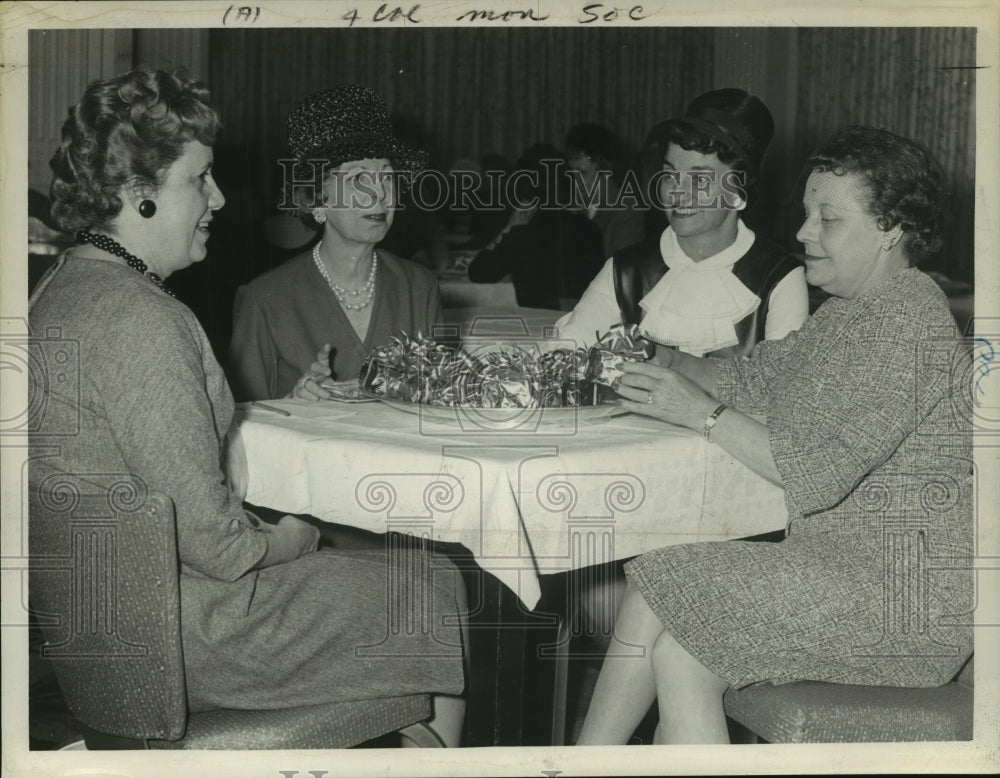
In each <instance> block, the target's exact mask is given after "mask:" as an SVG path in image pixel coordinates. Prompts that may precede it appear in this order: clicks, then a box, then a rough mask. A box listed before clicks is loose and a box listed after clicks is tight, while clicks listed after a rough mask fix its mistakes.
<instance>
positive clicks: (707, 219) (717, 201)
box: [659, 143, 741, 237]
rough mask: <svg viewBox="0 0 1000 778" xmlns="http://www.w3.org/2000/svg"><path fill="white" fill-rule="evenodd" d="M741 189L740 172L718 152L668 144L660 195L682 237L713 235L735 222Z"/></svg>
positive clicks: (677, 232)
mask: <svg viewBox="0 0 1000 778" xmlns="http://www.w3.org/2000/svg"><path fill="white" fill-rule="evenodd" d="M740 189H741V187H740V181H739V174H738V172H737V171H734V170H733V169H732V168H731V167H729V165H727V164H726V163H725V162H722V161H721V160H720V159H719V157H718V155H717V154H704V153H702V152H700V151H695V150H693V149H685V148H682V147H681V146H678V145H677V144H676V143H670V144H668V146H667V153H666V154H665V155H664V157H663V172H662V173H661V178H660V182H659V197H660V203H661V204H662V205H663V210H664V212H665V213H666V214H667V219H668V220H669V221H670V226H671V227H672V228H673V230H674V232H675V233H676V234H677V236H678V237H694V236H699V235H709V234H712V233H716V232H718V231H720V230H722V229H723V228H724V227H726V226H728V225H729V224H730V223H731V222H732V221H735V219H736V218H737V213H738V211H737V209H738V208H739V207H740V202H738V201H737V199H736V196H737V194H738V193H739V191H740Z"/></svg>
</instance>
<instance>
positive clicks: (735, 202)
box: [733, 195, 747, 211]
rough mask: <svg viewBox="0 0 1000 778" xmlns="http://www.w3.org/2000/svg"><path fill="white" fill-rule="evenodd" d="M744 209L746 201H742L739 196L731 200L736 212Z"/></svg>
mask: <svg viewBox="0 0 1000 778" xmlns="http://www.w3.org/2000/svg"><path fill="white" fill-rule="evenodd" d="M746 207H747V204H746V200H744V199H743V198H742V197H740V196H739V195H736V197H735V198H734V199H733V208H734V209H736V210H737V211H742V210H743V209H744V208H746Z"/></svg>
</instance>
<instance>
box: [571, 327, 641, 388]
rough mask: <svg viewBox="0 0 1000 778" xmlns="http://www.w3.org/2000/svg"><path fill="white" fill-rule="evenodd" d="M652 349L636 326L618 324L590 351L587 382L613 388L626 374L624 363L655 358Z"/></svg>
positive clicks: (599, 339)
mask: <svg viewBox="0 0 1000 778" xmlns="http://www.w3.org/2000/svg"><path fill="white" fill-rule="evenodd" d="M653 348H654V346H653V344H652V343H650V342H649V341H648V340H646V338H644V337H643V336H642V335H641V334H640V332H639V326H638V325H637V324H631V325H629V326H627V327H626V326H625V325H623V324H616V325H615V326H614V327H612V328H611V329H610V330H609V331H608V332H606V333H605V334H604V335H602V336H601V337H600V338H598V341H597V343H596V344H595V345H593V346H592V347H591V349H590V357H589V360H588V364H587V378H588V379H590V380H591V381H593V382H594V383H596V384H600V385H602V386H608V387H613V386H614V385H615V384H616V383H617V382H618V380H619V379H620V378H621V377H622V374H623V373H624V365H625V362H645V361H646V360H647V359H649V358H650V357H651V356H652V355H653Z"/></svg>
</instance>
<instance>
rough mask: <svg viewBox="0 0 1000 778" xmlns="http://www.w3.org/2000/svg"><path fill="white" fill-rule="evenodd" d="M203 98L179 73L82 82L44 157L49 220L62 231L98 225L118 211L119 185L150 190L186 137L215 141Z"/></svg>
mask: <svg viewBox="0 0 1000 778" xmlns="http://www.w3.org/2000/svg"><path fill="white" fill-rule="evenodd" d="M208 96H209V95H208V90H207V89H206V88H205V87H204V86H203V85H202V84H201V83H200V82H198V81H196V80H194V79H192V78H189V77H188V76H187V74H186V73H185V72H184V71H182V70H177V71H175V72H173V73H166V72H164V71H162V70H157V71H146V70H134V71H132V72H130V73H125V74H123V75H120V76H116V77H115V78H111V79H108V80H105V81H95V82H93V83H92V84H90V86H88V87H87V90H86V91H85V92H84V94H83V97H82V98H81V99H80V102H78V103H77V104H76V105H74V106H72V107H70V109H69V118H67V119H66V121H65V123H64V124H63V127H62V143H61V144H60V146H59V148H58V149H56V152H55V154H54V155H53V156H52V160H51V161H50V162H49V165H50V167H51V168H52V172H53V179H52V188H51V197H52V217H53V219H54V220H55V221H56V222H57V223H58V224H59V225H60V226H61V227H62V228H63V229H65V230H70V231H74V230H78V229H81V228H84V227H104V226H106V225H107V223H108V222H109V221H110V220H112V219H114V217H116V216H117V215H118V214H119V213H120V212H121V209H122V201H121V197H120V196H119V192H120V190H121V188H122V186H124V185H126V184H134V185H136V186H138V187H146V188H149V189H151V190H153V191H155V190H157V189H158V188H159V187H160V185H161V184H162V183H163V178H164V176H165V173H166V170H167V168H169V167H170V165H171V164H173V163H174V162H175V161H176V160H177V159H178V158H179V157H180V156H181V154H182V153H183V150H184V146H185V145H186V144H187V143H188V142H190V141H193V140H194V141H199V142H200V143H203V144H205V145H206V146H211V145H212V144H213V143H215V138H216V136H217V134H218V132H219V128H220V123H219V118H218V116H217V115H216V113H215V111H213V110H212V109H211V108H210V107H209V105H208Z"/></svg>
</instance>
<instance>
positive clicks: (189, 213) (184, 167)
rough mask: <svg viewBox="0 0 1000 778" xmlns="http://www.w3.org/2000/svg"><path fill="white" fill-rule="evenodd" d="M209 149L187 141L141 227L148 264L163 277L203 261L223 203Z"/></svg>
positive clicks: (196, 142) (224, 200)
mask: <svg viewBox="0 0 1000 778" xmlns="http://www.w3.org/2000/svg"><path fill="white" fill-rule="evenodd" d="M212 160H213V155H212V149H211V147H209V146H206V145H204V144H203V143H200V142H199V141H196V140H193V141H189V142H188V143H187V144H185V146H184V152H183V153H182V154H181V156H180V157H178V158H177V160H176V161H175V162H174V163H173V164H172V165H171V166H170V167H169V168H168V169H167V174H166V177H165V178H164V180H163V183H162V184H161V185H160V187H159V189H158V190H157V192H156V194H155V196H154V197H153V198H152V199H153V200H154V201H155V203H156V213H155V215H154V216H153V217H152V218H151V219H149V220H148V221H146V222H145V223H144V224H143V229H144V233H145V239H146V243H147V245H149V246H150V247H151V248H150V250H149V252H148V257H149V259H148V260H147V264H148V265H149V266H150V268H151V269H152V270H154V271H155V272H157V273H158V274H159V275H160V276H161V277H162V278H166V277H167V276H169V275H170V274H171V273H174V272H176V271H178V270H180V269H182V268H185V267H187V266H188V265H190V264H193V263H195V262H200V261H201V260H203V259H204V258H205V256H206V254H207V253H208V249H207V246H206V243H207V241H208V235H209V226H208V225H209V223H210V222H211V221H212V213H213V212H214V211H217V210H219V208H221V207H222V206H223V205H225V204H226V198H225V197H224V196H223V194H222V192H221V190H220V189H219V187H218V185H217V184H216V183H215V179H214V178H212Z"/></svg>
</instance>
